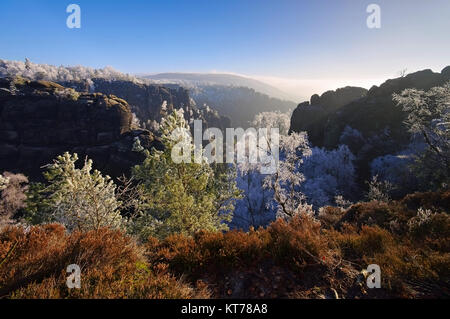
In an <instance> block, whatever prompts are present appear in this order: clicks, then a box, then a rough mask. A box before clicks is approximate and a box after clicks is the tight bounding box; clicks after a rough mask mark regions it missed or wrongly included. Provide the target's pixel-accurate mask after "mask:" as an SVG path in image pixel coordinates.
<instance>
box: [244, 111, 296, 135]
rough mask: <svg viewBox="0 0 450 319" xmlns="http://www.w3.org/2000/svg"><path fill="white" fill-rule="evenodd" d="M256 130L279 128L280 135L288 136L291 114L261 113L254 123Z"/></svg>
mask: <svg viewBox="0 0 450 319" xmlns="http://www.w3.org/2000/svg"><path fill="white" fill-rule="evenodd" d="M252 125H253V127H255V128H267V129H268V130H270V129H271V128H275V127H276V128H278V129H279V133H280V135H283V136H286V135H288V132H289V127H290V125H291V117H290V114H289V113H281V112H279V111H277V112H261V113H259V114H257V115H256V116H255V118H254V120H253V122H252Z"/></svg>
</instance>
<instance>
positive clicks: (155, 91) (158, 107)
mask: <svg viewBox="0 0 450 319" xmlns="http://www.w3.org/2000/svg"><path fill="white" fill-rule="evenodd" d="M61 84H63V85H64V86H67V87H71V88H74V89H75V90H77V91H80V92H90V93H93V92H100V93H103V94H113V95H115V96H118V97H119V98H122V99H124V100H126V101H127V102H128V103H129V105H130V108H131V111H132V112H133V113H134V114H135V115H136V116H137V118H138V119H139V121H140V123H141V125H142V126H144V127H149V126H150V125H149V123H150V122H151V121H156V122H160V120H161V118H162V117H163V116H164V115H166V114H167V113H170V112H171V111H172V110H173V109H180V108H181V109H183V110H184V111H185V115H186V119H189V118H195V119H201V120H203V122H204V127H218V128H222V129H224V128H226V127H230V120H229V118H227V117H224V116H221V115H219V114H218V113H217V112H215V111H214V110H212V109H210V108H202V107H197V106H196V103H195V101H194V100H192V99H191V97H190V95H189V91H188V90H187V89H185V88H183V87H180V86H178V85H165V86H161V85H153V84H142V83H136V82H133V81H124V80H105V79H96V78H94V79H90V80H85V81H71V82H64V83H61Z"/></svg>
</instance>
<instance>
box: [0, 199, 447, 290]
mask: <svg viewBox="0 0 450 319" xmlns="http://www.w3.org/2000/svg"><path fill="white" fill-rule="evenodd" d="M449 207H450V192H441V193H417V194H414V195H409V196H407V197H405V198H404V199H403V200H401V201H393V202H390V203H383V202H379V201H372V202H367V203H358V204H356V205H353V206H352V207H350V208H349V209H347V210H341V209H338V208H336V207H327V208H325V209H323V210H322V211H321V214H320V216H319V218H318V219H316V218H314V217H312V216H310V215H308V214H300V215H298V216H296V217H294V218H292V219H291V220H290V221H286V220H284V219H281V218H280V219H277V220H276V221H275V222H273V223H272V224H271V225H270V226H269V227H267V228H266V229H263V228H260V229H258V230H254V229H251V230H250V231H249V232H242V231H230V232H226V233H222V232H206V231H200V232H197V233H196V234H195V235H194V236H186V235H182V234H176V235H171V236H169V237H167V238H165V239H163V240H158V239H156V238H153V237H150V238H149V239H148V241H147V242H146V243H137V242H136V241H135V240H134V239H133V237H131V236H129V235H126V234H124V233H123V232H122V231H120V230H111V229H108V228H101V229H98V230H93V231H89V232H80V231H75V232H72V233H67V232H66V231H65V229H64V227H62V226H61V225H58V224H47V225H40V226H33V227H31V228H23V227H20V226H9V227H6V228H4V229H3V230H2V231H1V233H0V296H1V297H7V298H207V297H212V298H224V297H225V298H227V297H238V298H239V297H247V298H248V297H250V298H262V297H264V298H391V297H394V298H398V297H401V298H428V297H449V295H450V290H449V288H450V281H449V279H450V273H449V272H450V246H449V244H450V217H449V215H448V213H447V212H448V211H449ZM417 212H419V213H417ZM73 263H75V264H78V265H80V266H81V271H82V287H81V289H79V290H78V289H68V288H67V286H66V278H67V276H68V274H67V273H66V272H65V270H66V267H67V265H69V264H73ZM373 263H375V264H378V265H380V267H381V271H382V288H381V289H368V288H367V286H366V283H365V278H364V276H365V272H364V269H366V268H367V266H368V265H369V264H373Z"/></svg>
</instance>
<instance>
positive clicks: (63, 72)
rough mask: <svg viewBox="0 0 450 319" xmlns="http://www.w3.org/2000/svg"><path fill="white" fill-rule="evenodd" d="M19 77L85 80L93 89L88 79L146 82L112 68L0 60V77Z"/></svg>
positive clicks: (56, 80)
mask: <svg viewBox="0 0 450 319" xmlns="http://www.w3.org/2000/svg"><path fill="white" fill-rule="evenodd" d="M7 76H9V77H17V76H21V77H24V78H28V79H30V80H47V81H55V82H69V81H81V80H87V81H88V85H89V86H90V88H91V89H93V88H94V87H93V85H94V84H93V82H92V81H90V79H93V78H101V79H105V80H111V81H113V80H127V81H132V82H135V83H144V82H146V81H145V80H143V79H138V78H136V77H134V76H130V75H128V74H124V73H121V72H119V71H116V70H114V69H113V68H112V67H105V68H103V69H92V68H88V67H84V66H72V67H65V66H59V67H57V66H53V65H48V64H36V63H33V62H31V61H30V60H28V59H26V60H25V62H22V61H7V60H2V59H0V77H7Z"/></svg>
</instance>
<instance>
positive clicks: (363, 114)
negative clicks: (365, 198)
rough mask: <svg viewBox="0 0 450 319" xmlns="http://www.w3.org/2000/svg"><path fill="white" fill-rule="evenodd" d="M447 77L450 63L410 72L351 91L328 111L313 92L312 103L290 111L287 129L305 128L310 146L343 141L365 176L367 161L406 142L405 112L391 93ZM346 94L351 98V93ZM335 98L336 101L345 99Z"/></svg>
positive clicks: (427, 85)
mask: <svg viewBox="0 0 450 319" xmlns="http://www.w3.org/2000/svg"><path fill="white" fill-rule="evenodd" d="M447 81H450V67H446V68H445V69H443V70H442V71H441V73H435V72H433V71H431V70H423V71H419V72H415V73H411V74H408V75H406V76H404V77H399V78H396V79H391V80H387V81H386V82H384V83H383V84H381V85H380V86H379V87H377V86H374V87H372V88H371V89H370V90H369V91H368V92H367V94H365V96H359V93H358V91H355V95H354V96H353V97H354V100H353V101H349V102H348V103H346V104H343V105H339V106H336V105H335V106H334V107H331V111H330V106H326V105H320V104H324V103H321V101H322V97H320V98H319V99H318V97H317V96H313V97H312V98H311V104H313V105H310V103H308V102H306V103H302V104H300V105H299V106H298V107H297V109H296V110H295V111H294V113H293V115H292V118H291V131H295V132H299V131H307V132H308V135H309V139H310V142H311V143H312V144H313V145H314V146H320V147H325V148H329V149H332V148H336V147H337V146H338V145H339V144H347V145H348V146H349V147H350V149H351V151H352V152H353V154H355V155H356V158H357V166H358V170H359V172H358V175H359V176H360V178H361V179H362V180H365V179H367V178H369V177H370V176H369V173H370V172H369V167H368V165H370V163H371V161H372V160H373V159H374V158H376V157H378V156H384V155H387V154H396V153H398V152H399V151H401V150H404V149H405V148H406V147H407V145H408V144H409V143H410V138H411V136H410V134H409V133H408V131H407V128H406V126H405V125H404V120H405V117H406V114H405V113H404V112H403V111H402V109H401V108H400V107H397V106H396V105H395V104H394V102H393V100H392V95H393V94H394V93H400V92H402V91H403V90H404V89H407V88H416V89H421V90H428V89H430V88H432V87H435V86H440V85H443V84H444V83H446V82H447ZM338 91H339V90H337V91H336V94H338ZM341 92H342V91H341ZM360 92H362V91H360ZM346 96H347V97H348V98H352V95H351V94H346ZM338 100H339V101H341V103H340V104H342V103H343V102H344V101H345V99H338ZM317 104H318V105H317ZM348 133H350V134H348Z"/></svg>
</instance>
